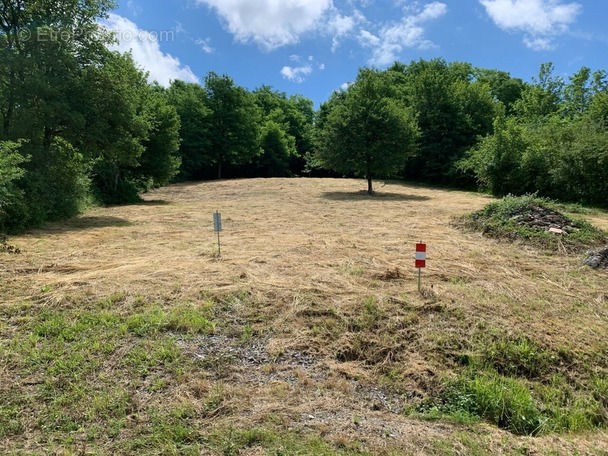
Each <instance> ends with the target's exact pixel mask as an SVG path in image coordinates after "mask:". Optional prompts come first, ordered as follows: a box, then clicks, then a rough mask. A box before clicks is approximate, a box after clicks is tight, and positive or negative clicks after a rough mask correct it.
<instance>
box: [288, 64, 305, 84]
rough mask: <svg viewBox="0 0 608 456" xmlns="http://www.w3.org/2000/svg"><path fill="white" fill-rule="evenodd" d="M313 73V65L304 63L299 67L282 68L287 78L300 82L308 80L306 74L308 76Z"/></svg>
mask: <svg viewBox="0 0 608 456" xmlns="http://www.w3.org/2000/svg"><path fill="white" fill-rule="evenodd" d="M311 73H312V66H311V65H303V66H299V67H290V66H284V67H283V69H281V74H282V75H283V77H284V78H285V79H287V80H288V81H291V82H296V83H298V84H300V83H302V82H304V81H305V80H306V77H305V76H308V75H309V74H311Z"/></svg>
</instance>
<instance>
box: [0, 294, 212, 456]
mask: <svg viewBox="0 0 608 456" xmlns="http://www.w3.org/2000/svg"><path fill="white" fill-rule="evenodd" d="M117 301H120V305H117V304H116V303H117ZM74 304H75V305H73V306H69V307H66V308H49V307H45V306H40V307H38V305H36V304H31V303H30V304H24V305H20V306H14V307H13V308H12V309H4V310H3V312H2V313H3V318H4V319H5V324H4V325H3V327H2V331H1V332H0V365H1V366H3V368H4V369H5V371H7V372H8V374H9V375H10V378H11V383H10V385H5V386H4V387H2V386H0V404H2V405H1V406H0V439H6V438H16V437H17V436H19V435H22V434H23V432H24V431H25V429H27V433H28V435H29V436H31V438H42V439H44V440H45V441H46V442H48V446H47V448H55V447H56V448H58V451H59V453H60V454H71V453H70V452H71V451H72V450H73V451H76V450H74V448H80V447H82V446H83V445H85V446H87V447H92V449H95V448H97V450H95V451H100V452H101V453H105V452H106V451H109V450H108V449H111V448H114V445H116V444H115V443H114V442H115V441H116V439H119V440H120V437H121V436H123V437H124V433H132V434H136V435H137V437H134V438H133V439H134V442H133V445H134V446H136V445H137V442H140V443H141V444H142V445H143V446H144V447H146V448H148V449H154V451H153V452H155V454H200V451H201V446H200V445H201V441H202V440H201V437H200V435H198V434H197V435H195V433H194V431H193V430H192V426H191V424H192V420H191V418H192V414H191V413H190V412H188V413H186V412H185V411H184V410H176V406H175V403H176V402H178V401H176V400H175V398H172V397H171V394H175V393H174V391H175V389H176V388H177V387H178V386H179V385H180V383H181V382H182V379H183V377H184V375H185V374H186V373H187V372H196V371H197V370H198V366H197V365H196V361H195V360H194V359H193V358H192V357H189V356H187V355H185V354H184V352H183V350H182V348H181V347H180V345H179V342H178V339H179V340H184V339H187V338H188V337H189V336H192V335H196V334H201V333H203V334H206V333H209V332H211V331H213V330H214V322H213V321H212V319H211V318H212V314H213V312H212V310H213V309H212V305H211V304H210V303H209V302H202V303H187V304H176V305H173V306H171V305H167V306H164V307H161V306H160V305H158V304H153V305H151V304H146V303H141V302H140V303H138V304H137V305H136V306H129V305H128V303H127V302H126V296H125V295H124V294H121V295H120V296H119V295H112V296H110V297H108V298H107V299H103V300H100V301H97V302H82V303H80V304H78V303H74ZM172 391H173V392H172ZM145 397H147V398H150V403H147V402H142V399H143V398H145ZM121 445H123V446H121V450H124V449H125V447H124V445H125V442H124V441H123V442H122V444H121ZM129 445H131V444H129ZM188 449H191V450H192V451H191V452H189V451H187V450H188ZM132 454H138V452H137V451H135V449H133V452H132Z"/></svg>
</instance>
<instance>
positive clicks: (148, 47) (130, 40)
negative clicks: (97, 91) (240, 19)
mask: <svg viewBox="0 0 608 456" xmlns="http://www.w3.org/2000/svg"><path fill="white" fill-rule="evenodd" d="M102 25H104V26H105V27H107V28H108V29H110V30H112V31H113V32H115V34H116V38H117V40H118V43H117V44H116V45H113V46H112V49H113V50H117V51H120V52H129V51H130V52H131V53H132V55H133V60H135V63H137V65H139V66H140V67H141V68H143V69H144V70H145V71H148V72H149V77H148V79H149V80H150V81H157V82H158V83H159V84H160V85H162V86H168V85H169V84H170V82H171V81H173V80H177V79H179V80H182V81H186V82H198V78H197V77H196V76H195V75H194V73H193V72H192V70H190V68H189V67H188V66H184V65H182V64H181V63H180V61H179V59H178V58H176V57H174V56H172V55H170V54H165V53H163V52H162V51H161V49H160V43H161V42H163V41H170V40H172V39H174V33H175V32H174V31H171V30H168V31H161V32H150V31H147V30H142V29H140V28H138V27H137V25H136V24H135V23H133V22H131V21H130V20H128V19H126V18H124V17H122V16H119V15H117V14H113V13H111V14H110V15H109V16H108V18H107V19H106V20H105V21H104V22H103V23H102Z"/></svg>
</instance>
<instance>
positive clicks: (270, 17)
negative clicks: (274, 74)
mask: <svg viewBox="0 0 608 456" xmlns="http://www.w3.org/2000/svg"><path fill="white" fill-rule="evenodd" d="M196 1H197V3H199V4H202V5H206V6H208V7H209V8H212V9H214V10H215V11H216V12H217V13H218V14H219V16H220V17H221V18H222V19H223V20H224V21H225V24H226V27H227V28H228V30H229V31H230V33H232V34H233V35H234V36H235V38H236V39H237V40H238V41H240V42H243V43H248V42H254V43H257V44H258V45H260V46H262V47H263V48H265V49H267V50H272V49H276V48H279V47H281V46H285V45H288V44H293V43H297V42H298V41H299V40H300V37H301V36H302V35H303V34H305V33H308V32H311V31H314V30H316V29H317V28H318V24H319V21H321V20H322V19H323V18H324V16H325V14H326V13H327V11H328V10H329V9H330V8H331V7H332V0H306V1H305V0H258V1H253V0H196Z"/></svg>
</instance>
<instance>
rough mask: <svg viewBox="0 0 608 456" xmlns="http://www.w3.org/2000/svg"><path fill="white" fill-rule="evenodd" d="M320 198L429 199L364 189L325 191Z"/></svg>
mask: <svg viewBox="0 0 608 456" xmlns="http://www.w3.org/2000/svg"><path fill="white" fill-rule="evenodd" d="M322 198H325V199H328V200H331V201H359V200H370V201H428V200H430V199H431V198H430V197H428V196H419V195H405V194H403V193H394V192H374V194H373V195H370V194H369V193H367V191H365V190H361V191H358V192H325V193H323V195H322Z"/></svg>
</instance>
